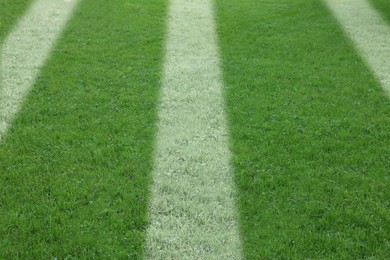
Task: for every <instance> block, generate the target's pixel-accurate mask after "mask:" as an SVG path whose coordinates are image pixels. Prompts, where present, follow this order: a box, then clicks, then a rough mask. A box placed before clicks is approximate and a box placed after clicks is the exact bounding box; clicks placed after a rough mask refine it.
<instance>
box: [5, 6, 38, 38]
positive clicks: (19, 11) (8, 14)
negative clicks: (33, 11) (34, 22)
mask: <svg viewBox="0 0 390 260" xmlns="http://www.w3.org/2000/svg"><path fill="white" fill-rule="evenodd" d="M31 2H32V0H2V1H0V44H1V43H2V42H3V40H4V38H5V37H6V35H7V34H8V33H9V31H10V30H11V29H12V27H13V26H14V24H15V23H16V22H17V21H18V20H19V18H20V16H21V15H23V12H24V11H25V10H26V9H27V8H28V7H29V4H30V3H31Z"/></svg>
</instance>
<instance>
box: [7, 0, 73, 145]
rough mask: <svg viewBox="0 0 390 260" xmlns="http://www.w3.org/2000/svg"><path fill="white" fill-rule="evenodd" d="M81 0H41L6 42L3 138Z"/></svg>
mask: <svg viewBox="0 0 390 260" xmlns="http://www.w3.org/2000/svg"><path fill="white" fill-rule="evenodd" d="M77 2H78V1H77V0H37V1H36V2H35V3H34V4H33V5H32V6H31V8H30V9H29V11H28V12H27V13H26V15H25V16H24V17H23V18H22V19H21V20H20V21H19V23H18V25H17V26H16V27H15V29H14V30H13V31H12V32H11V33H10V35H9V36H8V38H7V39H6V40H5V41H4V44H3V46H2V48H1V62H0V73H1V74H0V141H1V139H2V137H3V135H4V134H5V132H6V131H7V128H8V126H9V124H10V123H11V122H12V118H13V117H14V116H15V114H16V113H17V111H18V109H19V107H20V106H21V103H22V102H23V99H24V97H25V96H26V94H27V92H28V91H29V89H30V88H31V86H32V85H33V84H34V81H35V79H36V77H37V75H38V73H39V70H40V68H41V67H42V66H43V64H44V63H45V61H46V59H47V57H48V56H49V53H50V50H51V48H52V46H53V44H54V43H55V40H56V39H57V37H58V36H59V34H60V33H61V31H62V29H63V27H64V25H65V23H66V21H67V19H68V17H69V15H70V14H71V13H72V10H73V9H74V7H75V6H76V4H77Z"/></svg>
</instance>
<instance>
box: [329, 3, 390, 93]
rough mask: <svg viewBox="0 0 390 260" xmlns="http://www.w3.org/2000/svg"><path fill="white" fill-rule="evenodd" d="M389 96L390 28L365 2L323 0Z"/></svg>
mask: <svg viewBox="0 0 390 260" xmlns="http://www.w3.org/2000/svg"><path fill="white" fill-rule="evenodd" d="M324 1H325V2H326V4H327V5H328V7H329V9H330V10H332V12H333V13H334V15H335V16H336V17H337V19H338V20H339V22H340V23H341V25H342V26H343V28H344V30H345V31H346V33H347V34H348V35H349V36H350V37H351V38H352V40H353V41H354V43H355V45H356V46H357V48H358V49H359V51H360V52H361V54H362V56H363V57H364V59H365V60H366V61H367V63H368V64H369V66H370V67H371V69H372V70H373V72H374V73H375V76H376V77H377V78H378V79H379V81H380V83H381V85H382V87H383V88H384V90H385V91H386V92H387V94H390V26H389V25H388V24H387V23H386V21H385V20H384V19H383V18H382V17H381V15H380V14H379V13H378V12H377V11H376V10H375V9H374V8H373V7H372V6H371V5H370V4H369V3H368V2H367V1H366V0H324Z"/></svg>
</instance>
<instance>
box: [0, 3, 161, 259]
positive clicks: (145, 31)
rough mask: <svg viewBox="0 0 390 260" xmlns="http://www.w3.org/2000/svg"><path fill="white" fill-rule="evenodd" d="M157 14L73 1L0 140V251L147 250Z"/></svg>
mask: <svg viewBox="0 0 390 260" xmlns="http://www.w3.org/2000/svg"><path fill="white" fill-rule="evenodd" d="M2 12H3V10H2ZM165 18H166V1H161V0H143V1H127V0H118V1H115V2H110V1H105V0H84V1H82V2H81V4H80V6H79V8H78V9H77V10H76V11H75V13H74V16H73V18H72V19H71V20H70V22H69V23H68V26H67V29H66V30H65V32H64V34H63V37H62V38H61V39H60V40H59V42H58V44H57V45H56V46H55V48H54V50H53V53H52V56H51V58H50V59H49V61H48V62H47V64H46V66H45V67H44V68H43V70H42V72H41V75H40V77H39V78H38V80H37V82H36V84H35V86H34V88H33V90H32V91H31V93H30V94H29V96H28V97H27V100H26V101H25V103H24V104H23V109H22V111H21V113H19V114H18V116H17V118H16V119H15V121H14V123H13V125H12V127H11V128H10V129H9V132H8V134H7V135H6V136H5V140H4V143H3V144H2V145H1V146H0V161H1V164H0V172H1V175H0V183H1V186H0V212H1V215H0V223H1V225H0V234H1V235H0V248H1V250H0V258H17V257H18V258H21V259H24V258H38V259H40V258H52V257H58V258H67V257H71V256H73V257H82V258H84V257H85V258H93V257H96V258H113V257H116V258H126V257H133V258H136V257H139V256H141V255H142V254H143V252H142V246H143V242H144V239H145V237H144V231H145V229H146V225H147V203H148V194H149V182H150V177H151V176H150V172H151V165H152V153H153V149H154V147H153V141H154V134H155V120H156V115H157V111H156V102H157V98H158V89H159V80H160V73H161V67H162V64H161V63H162V56H163V46H164V37H165Z"/></svg>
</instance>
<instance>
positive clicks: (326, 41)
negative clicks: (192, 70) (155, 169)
mask: <svg viewBox="0 0 390 260" xmlns="http://www.w3.org/2000/svg"><path fill="white" fill-rule="evenodd" d="M371 1H373V2H375V5H376V6H377V8H378V9H380V10H382V11H383V13H384V14H385V15H386V14H387V15H389V13H390V12H389V7H388V6H389V5H388V4H387V1H385V0H382V1H381V0H371ZM30 2H31V0H12V1H10V0H9V1H7V0H0V42H1V41H2V40H3V39H4V38H5V37H6V35H7V33H9V31H10V30H11V29H12V25H13V24H15V22H16V21H17V19H18V17H20V15H21V14H22V13H23V11H24V10H25V9H26V7H28V4H29V3H30ZM167 2H168V0H162V1H161V0H143V1H128V0H117V1H104V0H83V1H81V3H80V5H79V7H78V8H77V9H76V11H75V13H74V15H73V17H72V18H71V20H70V21H69V23H68V25H67V28H66V30H65V31H64V33H63V35H62V37H61V38H60V39H59V41H58V43H57V44H56V46H55V47H54V49H53V52H52V55H51V57H50V59H49V60H48V62H47V64H46V66H45V67H44V68H43V70H42V72H41V74H40V76H39V77H38V80H37V82H36V84H35V86H34V87H33V89H32V91H31V92H30V94H29V95H28V97H27V99H26V101H25V103H24V104H23V107H22V110H21V112H20V113H19V114H18V115H17V117H16V118H15V120H14V122H13V124H12V126H11V127H10V129H9V131H8V133H7V135H6V136H5V138H4V141H3V143H2V144H1V145H0V173H1V174H0V212H1V214H0V223H1V224H0V258H5V259H9V258H21V259H25V258H38V259H40V258H54V257H57V258H61V259H62V258H70V257H78V258H120V259H122V258H133V259H134V258H140V257H142V256H143V249H142V248H143V246H144V245H143V244H144V242H145V241H144V240H145V230H146V227H147V224H148V220H147V204H148V200H149V188H150V187H149V184H150V180H151V170H152V164H153V161H152V160H153V151H154V143H155V132H156V116H157V111H156V104H157V100H158V95H159V84H160V78H161V73H162V58H163V51H164V50H163V48H164V44H165V43H164V42H165V24H166V8H167ZM215 8H216V18H217V27H218V33H219V35H218V38H219V42H220V51H221V60H222V62H221V64H222V70H223V74H224V83H225V86H224V95H225V99H226V105H227V112H228V118H229V136H230V148H231V151H232V165H233V167H234V172H235V182H236V186H237V196H238V197H237V206H238V215H239V223H240V232H241V239H242V243H243V247H244V255H245V258H246V259H259V258H260V259H287V258H288V259H290V258H294V259H303V258H313V259H328V258H335V259H358V258H370V257H372V258H373V259H389V258H390V242H389V237H390V214H389V213H390V212H389V208H390V204H389V198H390V190H389V188H388V187H389V186H390V181H389V169H390V149H389V147H390V131H389V129H390V99H389V97H387V96H386V95H385V94H384V91H383V90H382V88H381V86H380V85H379V84H378V82H377V81H376V80H375V78H374V77H373V75H372V73H371V71H370V69H368V68H367V66H366V64H365V62H364V61H363V60H362V58H361V57H360V56H359V55H358V53H357V52H356V50H355V49H354V47H353V46H354V45H353V44H352V42H351V41H350V40H349V38H348V37H346V36H345V35H344V32H343V30H342V29H341V28H340V27H339V25H338V22H337V21H336V20H335V18H333V16H332V15H331V13H330V12H329V11H328V9H327V8H326V7H325V6H324V5H323V4H322V2H321V1H320V0H283V1H269V0H257V1H254V0H215Z"/></svg>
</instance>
